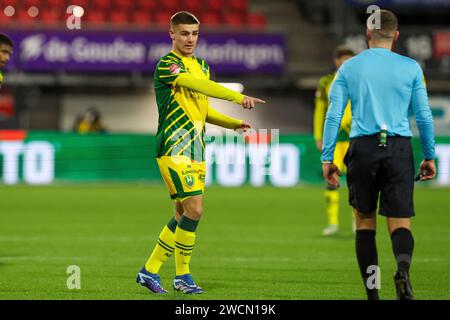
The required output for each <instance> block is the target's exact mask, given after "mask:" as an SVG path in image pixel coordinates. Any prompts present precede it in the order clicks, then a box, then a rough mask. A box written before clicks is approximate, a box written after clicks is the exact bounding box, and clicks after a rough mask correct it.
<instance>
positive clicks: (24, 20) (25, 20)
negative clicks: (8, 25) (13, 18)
mask: <svg viewBox="0 0 450 320" xmlns="http://www.w3.org/2000/svg"><path fill="white" fill-rule="evenodd" d="M17 21H18V22H19V23H20V24H26V25H29V24H33V23H37V21H38V20H37V17H36V18H33V17H31V16H30V15H29V14H28V10H27V9H23V10H21V11H19V12H18V13H17Z"/></svg>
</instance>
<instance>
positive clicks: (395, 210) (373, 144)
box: [344, 135, 414, 218]
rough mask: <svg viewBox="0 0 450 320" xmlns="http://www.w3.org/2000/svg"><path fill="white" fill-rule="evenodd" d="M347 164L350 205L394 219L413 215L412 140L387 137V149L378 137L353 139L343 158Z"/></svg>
mask: <svg viewBox="0 0 450 320" xmlns="http://www.w3.org/2000/svg"><path fill="white" fill-rule="evenodd" d="M344 162H345V164H346V165H347V185H348V189H349V202H350V205H351V206H352V207H354V208H355V209H356V210H358V211H359V212H362V213H372V212H374V211H375V210H376V209H377V203H378V197H379V196H380V211H379V213H380V214H381V215H383V216H386V217H392V218H409V217H412V216H414V204H413V191H414V159H413V151H412V146H411V139H410V138H407V137H398V136H397V137H388V141H387V147H385V148H380V147H379V146H378V136H377V135H374V136H363V137H357V138H352V139H351V140H350V146H349V148H348V151H347V154H346V155H345V159H344Z"/></svg>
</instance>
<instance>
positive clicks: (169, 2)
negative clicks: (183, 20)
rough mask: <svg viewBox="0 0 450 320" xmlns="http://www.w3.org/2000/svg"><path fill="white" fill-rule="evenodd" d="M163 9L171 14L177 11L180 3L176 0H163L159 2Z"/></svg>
mask: <svg viewBox="0 0 450 320" xmlns="http://www.w3.org/2000/svg"><path fill="white" fill-rule="evenodd" d="M160 5H161V6H162V9H163V10H164V11H166V12H167V11H168V12H170V13H171V14H172V15H173V14H174V13H176V12H177V11H180V3H179V1H178V0H163V1H162V2H160Z"/></svg>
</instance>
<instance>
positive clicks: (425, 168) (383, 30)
mask: <svg viewBox="0 0 450 320" xmlns="http://www.w3.org/2000/svg"><path fill="white" fill-rule="evenodd" d="M373 22H375V23H373ZM377 22H378V23H377ZM397 24H398V23H397V18H396V16H395V15H394V14H393V13H392V12H390V11H387V10H378V11H376V12H374V13H373V14H372V15H371V16H370V17H369V19H368V23H367V32H366V33H367V39H368V43H369V49H368V50H365V51H363V52H361V53H360V54H358V55H357V56H355V57H353V58H351V59H350V60H347V61H346V62H345V63H344V64H343V65H342V66H341V67H340V69H339V70H338V72H337V75H336V78H335V80H334V83H333V85H332V87H331V90H330V97H329V99H330V106H329V109H328V112H327V116H326V121H325V127H324V138H323V149H322V157H321V160H322V168H323V176H324V178H325V180H326V181H327V182H328V183H329V184H330V185H332V186H338V180H337V179H336V175H340V172H339V170H338V168H337V167H336V166H335V165H334V164H333V153H334V149H335V146H336V139H337V136H338V131H339V126H340V122H341V118H342V115H343V113H344V108H345V106H346V105H347V102H348V100H349V99H350V103H351V111H352V127H351V132H350V147H349V149H348V151H347V154H346V156H345V160H344V162H345V163H346V165H347V185H348V189H349V202H350V205H351V206H352V207H353V208H354V211H355V215H356V229H357V231H356V257H357V260H358V264H359V268H360V271H361V275H362V278H363V281H364V285H365V289H366V292H367V297H368V299H370V300H378V299H379V297H378V286H377V285H373V282H371V280H372V279H373V275H375V274H376V273H375V272H374V271H373V270H376V269H374V266H375V267H376V268H378V254H377V248H376V244H375V230H376V209H377V204H378V198H379V201H380V209H379V214H380V215H382V216H385V217H386V218H387V224H388V229H389V233H390V235H391V240H392V249H393V252H394V256H395V258H396V261H397V271H396V272H395V275H394V283H395V286H396V290H397V298H398V299H401V300H403V299H407V300H412V299H414V296H413V292H412V287H411V283H410V280H409V268H410V264H411V258H412V254H413V248H414V239H413V236H412V233H411V221H410V218H411V217H412V216H414V206H413V190H414V161H413V152H412V146H411V141H410V139H411V136H412V133H411V129H410V125H409V117H408V116H409V114H414V116H415V119H416V123H417V126H418V128H419V132H420V140H421V145H422V157H423V161H422V163H421V165H420V168H419V173H418V175H417V179H420V180H429V179H432V178H434V177H435V175H436V166H435V163H434V160H433V159H434V157H435V153H434V128H433V118H432V116H431V111H430V107H429V105H428V96H427V91H426V87H425V81H424V75H423V72H422V69H421V67H420V66H419V64H418V63H417V62H416V61H414V60H412V59H410V58H407V57H404V56H401V55H398V54H396V53H393V52H392V51H391V50H392V47H393V44H394V42H395V41H396V40H397V39H398V37H399V32H398V31H397Z"/></svg>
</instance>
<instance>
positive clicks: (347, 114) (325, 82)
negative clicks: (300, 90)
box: [314, 46, 355, 236]
mask: <svg viewBox="0 0 450 320" xmlns="http://www.w3.org/2000/svg"><path fill="white" fill-rule="evenodd" d="M354 55H355V53H354V51H353V50H351V49H350V48H348V47H346V46H338V47H337V48H336V49H335V50H334V52H333V63H334V66H335V68H336V69H335V71H334V72H332V73H330V74H327V75H325V76H323V77H322V78H320V80H319V86H318V87H317V90H316V99H315V110H314V139H315V141H316V146H317V149H318V150H319V151H322V136H323V125H324V122H325V115H326V113H327V111H328V105H329V101H328V93H329V92H330V87H331V84H332V83H333V80H334V77H335V75H336V70H337V69H339V67H340V66H341V65H342V64H343V63H344V62H345V61H346V60H348V59H350V58H351V57H353V56H354ZM351 125H352V118H351V110H350V103H348V105H347V106H346V108H345V111H344V116H343V118H342V122H341V128H340V130H339V136H338V142H337V144H336V150H335V152H334V161H335V164H336V165H337V166H338V168H339V169H340V170H341V171H345V165H344V156H345V154H346V152H347V149H348V145H349V135H350V129H351ZM325 203H326V213H327V218H328V225H327V227H326V228H325V229H324V230H323V231H322V234H323V235H324V236H330V235H333V234H335V233H336V232H337V231H338V229H339V190H338V188H337V187H334V186H331V185H327V186H326V191H325ZM352 217H353V213H352ZM352 221H353V223H352V230H353V232H354V231H355V221H354V218H353V220H352Z"/></svg>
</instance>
